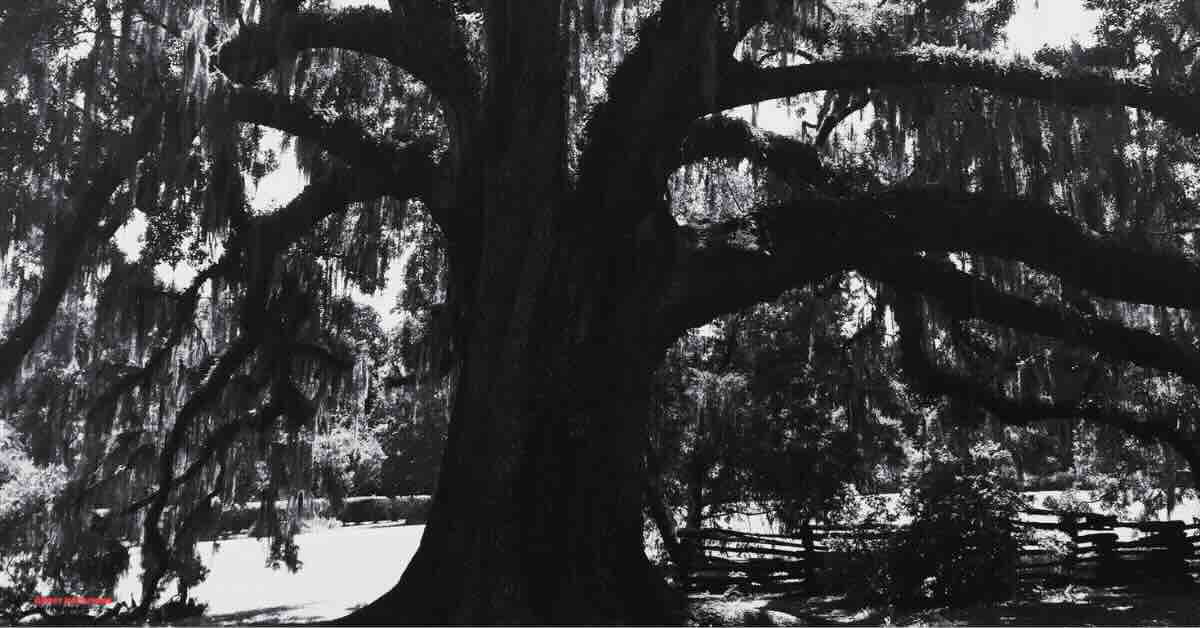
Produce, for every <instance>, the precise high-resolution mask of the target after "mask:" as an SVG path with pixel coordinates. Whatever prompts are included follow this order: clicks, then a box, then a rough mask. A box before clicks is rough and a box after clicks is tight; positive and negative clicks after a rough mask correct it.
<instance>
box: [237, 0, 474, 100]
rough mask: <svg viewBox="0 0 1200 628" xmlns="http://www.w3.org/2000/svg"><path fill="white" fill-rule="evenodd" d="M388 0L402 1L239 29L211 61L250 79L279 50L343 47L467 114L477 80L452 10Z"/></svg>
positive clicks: (276, 59) (272, 64)
mask: <svg viewBox="0 0 1200 628" xmlns="http://www.w3.org/2000/svg"><path fill="white" fill-rule="evenodd" d="M396 4H402V6H401V7H398V8H396V9H394V10H393V11H387V10H383V9H379V8H375V7H354V8H348V9H343V10H341V11H337V12H334V13H316V12H300V13H295V14H291V15H287V16H286V17H284V18H283V19H281V20H278V21H275V22H273V23H271V24H266V25H254V26H249V27H246V28H243V29H242V30H241V31H240V32H239V33H238V34H237V35H236V36H235V37H234V38H233V39H231V40H230V41H229V42H228V43H226V44H225V45H224V46H223V47H222V48H221V50H220V52H219V53H218V54H217V56H216V65H217V67H218V68H220V69H221V71H222V72H224V73H225V75H226V76H228V77H230V78H231V79H233V80H234V81H236V82H238V83H245V84H253V83H255V82H257V81H258V80H259V79H261V78H262V77H263V76H265V75H266V74H267V73H268V72H270V71H271V70H273V69H275V68H276V67H277V66H278V65H279V63H280V53H281V51H282V50H288V51H297V50H309V49H314V48H337V49H341V50H349V51H353V52H358V53H362V54H366V55H371V56H374V57H379V58H381V59H385V60H387V61H388V62H390V63H392V64H394V65H396V66H398V67H400V68H402V69H404V70H406V71H408V72H409V73H410V74H412V75H413V76H414V77H416V78H417V80H419V81H421V82H422V83H425V84H426V85H427V86H428V87H429V89H430V91H432V92H433V93H434V94H435V95H437V96H438V97H439V98H441V99H442V100H443V101H444V102H446V103H449V104H450V105H452V106H453V107H455V108H457V109H458V110H459V111H460V112H461V113H462V114H463V115H467V114H468V112H469V111H470V110H472V109H474V107H475V106H476V102H477V100H478V98H479V91H480V85H481V81H480V78H479V75H478V72H477V71H476V69H475V68H474V66H472V65H471V61H470V55H469V52H468V48H467V42H466V39H465V37H464V35H463V33H462V29H461V28H459V26H458V24H457V22H456V21H455V17H454V13H453V11H452V10H451V9H450V7H449V6H447V5H446V4H445V3H441V2H434V1H433V0H422V1H420V2H404V3H396Z"/></svg>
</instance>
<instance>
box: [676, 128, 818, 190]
mask: <svg viewBox="0 0 1200 628" xmlns="http://www.w3.org/2000/svg"><path fill="white" fill-rule="evenodd" d="M706 158H718V159H737V160H740V159H747V160H749V161H750V162H752V163H755V164H758V165H761V166H763V167H766V168H767V169H769V170H771V171H772V172H774V173H775V174H777V175H778V176H779V177H780V178H781V179H783V180H784V181H787V182H789V183H801V184H808V185H822V184H824V183H826V182H827V181H828V179H829V173H828V172H827V171H826V170H824V169H823V168H822V166H821V159H820V157H819V156H818V154H817V150H816V148H814V147H813V146H812V145H810V144H807V143H805V142H802V141H800V140H797V139H795V138H792V137H788V136H786V135H780V134H778V133H772V132H770V131H765V130H763V129H759V128H756V127H754V126H752V125H751V124H750V123H749V122H747V121H745V120H742V119H739V118H730V117H728V116H723V115H713V116H707V117H704V118H701V119H700V120H697V121H696V122H694V123H692V126H691V128H690V129H689V130H688V135H687V137H686V138H685V139H684V141H683V146H682V148H681V149H680V153H679V165H687V164H692V163H696V162H698V161H700V160H702V159H706Z"/></svg>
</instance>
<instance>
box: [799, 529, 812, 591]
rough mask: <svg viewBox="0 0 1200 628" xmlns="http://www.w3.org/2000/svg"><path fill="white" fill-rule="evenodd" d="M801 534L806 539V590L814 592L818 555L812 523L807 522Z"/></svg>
mask: <svg viewBox="0 0 1200 628" xmlns="http://www.w3.org/2000/svg"><path fill="white" fill-rule="evenodd" d="M800 534H801V536H802V538H803V539H804V588H805V589H808V590H809V591H813V590H814V587H815V586H816V581H815V580H814V579H813V572H814V570H813V561H814V560H816V553H815V552H814V549H813V530H812V523H811V522H809V521H805V522H804V527H802V528H801V529H800Z"/></svg>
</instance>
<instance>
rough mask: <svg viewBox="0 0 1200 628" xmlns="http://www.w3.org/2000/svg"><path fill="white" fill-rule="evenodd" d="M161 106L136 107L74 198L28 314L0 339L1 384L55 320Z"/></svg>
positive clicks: (142, 153)
mask: <svg viewBox="0 0 1200 628" xmlns="http://www.w3.org/2000/svg"><path fill="white" fill-rule="evenodd" d="M162 111H163V108H162V106H161V104H155V105H151V106H148V107H146V108H145V109H144V110H143V111H141V112H140V113H139V114H138V116H137V117H136V119H135V120H134V123H133V130H132V132H131V133H130V134H129V135H127V136H126V137H125V138H124V140H123V141H122V142H121V143H120V144H119V146H118V148H117V149H116V150H115V151H114V152H113V154H112V155H111V156H110V157H109V158H108V159H106V160H105V161H104V162H103V163H102V164H101V165H100V166H99V167H98V168H97V169H96V170H95V171H94V172H93V173H92V174H91V176H90V177H89V183H88V185H87V187H86V189H85V190H84V191H83V192H82V193H81V194H80V195H79V196H77V197H76V198H75V199H73V203H72V204H73V205H74V208H73V209H74V219H73V220H71V222H70V223H69V224H67V225H65V226H64V228H63V229H62V231H60V232H59V233H58V234H56V235H55V237H54V238H52V240H53V242H54V255H53V257H52V259H51V261H50V263H49V264H48V265H47V266H46V269H45V271H44V272H45V275H44V276H43V278H42V282H41V289H40V290H39V291H38V295H37V297H36V298H35V299H34V301H33V305H32V307H31V308H30V312H29V314H28V315H27V316H26V317H25V318H24V319H22V320H21V322H20V323H19V324H18V325H17V326H16V327H15V328H13V330H12V331H10V332H9V333H8V336H7V337H6V338H4V341H3V342H0V384H5V383H8V382H9V381H11V380H12V378H13V377H14V376H15V375H16V374H17V372H18V371H19V370H20V368H21V362H23V361H24V360H25V356H26V354H28V353H29V351H30V349H32V348H33V345H34V343H36V342H37V339H38V338H39V337H41V335H42V333H44V332H45V331H46V327H47V326H49V324H50V322H51V321H52V320H53V319H54V315H55V313H56V312H57V311H58V305H59V303H61V302H62V299H63V296H64V295H65V294H66V292H67V289H68V288H70V286H71V281H72V280H73V279H74V278H75V274H76V273H77V272H78V270H79V266H80V264H81V263H82V262H83V259H84V257H85V256H86V255H87V254H88V252H89V251H90V250H91V248H92V243H93V242H94V241H95V235H96V232H97V231H98V229H99V227H100V224H101V221H102V220H104V218H105V216H106V215H107V214H108V212H109V202H108V201H109V198H111V197H112V195H113V194H114V193H115V192H116V191H117V188H119V187H120V186H121V183H122V182H124V181H125V177H126V175H127V174H128V165H129V164H131V163H135V162H137V161H138V160H139V159H141V158H142V157H143V156H145V155H146V153H147V152H149V150H150V148H151V145H152V142H151V141H150V139H149V137H148V134H149V132H150V131H151V129H152V128H153V127H154V126H155V125H157V124H158V118H159V115H160V114H161V113H162Z"/></svg>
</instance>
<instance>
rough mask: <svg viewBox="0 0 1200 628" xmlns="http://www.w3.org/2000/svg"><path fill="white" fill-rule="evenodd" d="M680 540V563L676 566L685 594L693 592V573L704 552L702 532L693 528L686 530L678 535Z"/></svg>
mask: <svg viewBox="0 0 1200 628" xmlns="http://www.w3.org/2000/svg"><path fill="white" fill-rule="evenodd" d="M676 537H677V538H678V539H679V549H680V552H679V554H680V561H679V564H678V565H676V568H677V569H678V570H679V572H678V576H679V583H680V585H681V586H682V588H683V591H684V593H687V592H690V591H691V590H692V572H693V571H695V570H696V567H697V564H698V560H697V559H698V558H699V554H700V552H701V551H703V550H702V548H701V542H700V531H699V530H694V529H692V528H684V529H682V530H680V531H679V532H677V533H676Z"/></svg>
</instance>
